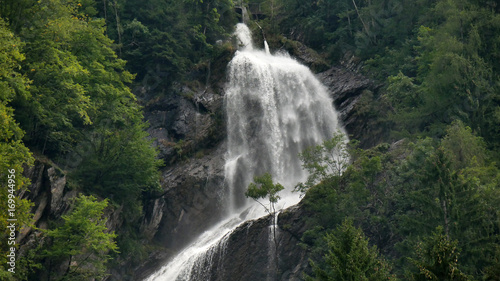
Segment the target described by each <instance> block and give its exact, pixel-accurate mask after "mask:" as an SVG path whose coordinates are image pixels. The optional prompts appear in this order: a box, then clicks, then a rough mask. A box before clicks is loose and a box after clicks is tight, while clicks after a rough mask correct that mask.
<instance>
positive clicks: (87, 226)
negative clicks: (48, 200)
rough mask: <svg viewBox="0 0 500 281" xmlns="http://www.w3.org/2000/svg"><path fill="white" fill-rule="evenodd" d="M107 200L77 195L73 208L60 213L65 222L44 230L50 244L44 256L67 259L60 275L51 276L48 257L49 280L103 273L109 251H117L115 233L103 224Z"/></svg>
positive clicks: (78, 277) (91, 276)
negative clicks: (63, 270) (66, 212)
mask: <svg viewBox="0 0 500 281" xmlns="http://www.w3.org/2000/svg"><path fill="white" fill-rule="evenodd" d="M107 205H108V201H107V200H103V201H100V202H98V201H97V200H96V198H95V197H93V196H84V195H80V196H79V197H78V198H77V199H76V200H75V205H74V209H73V211H71V212H70V213H69V214H68V215H64V216H62V219H63V220H64V224H63V225H61V226H59V227H57V228H55V229H53V230H48V231H47V236H48V237H49V238H50V239H51V241H52V242H51V244H50V245H49V246H48V248H47V249H46V251H45V256H46V257H48V258H50V259H54V260H59V261H66V262H67V267H66V271H65V272H64V274H63V275H62V276H51V273H52V268H51V265H52V262H53V261H52V260H51V261H49V263H50V265H49V278H50V280H88V279H89V278H102V277H104V276H105V271H106V263H107V261H108V260H109V259H110V256H109V253H110V252H117V251H118V247H117V246H116V243H115V242H114V238H115V237H116V235H115V234H114V233H109V232H108V230H107V228H106V218H105V217H104V215H103V211H104V209H105V208H106V206H107Z"/></svg>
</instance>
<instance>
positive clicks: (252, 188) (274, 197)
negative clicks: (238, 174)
mask: <svg viewBox="0 0 500 281" xmlns="http://www.w3.org/2000/svg"><path fill="white" fill-rule="evenodd" d="M253 181H254V182H252V183H250V184H249V185H248V189H247V191H246V192H245V196H246V197H250V198H252V199H254V200H255V201H257V202H259V201H258V200H259V199H264V198H266V197H267V198H268V200H269V207H267V206H266V205H264V204H262V203H260V202H259V203H260V204H261V205H262V206H263V207H264V208H265V209H266V212H268V213H269V214H275V213H276V210H275V204H276V203H277V202H278V200H279V199H280V196H279V192H280V191H282V190H283V189H285V188H284V187H283V186H282V185H281V184H279V183H276V184H275V183H273V178H272V176H271V174H269V173H265V174H263V175H261V176H255V177H254V178H253Z"/></svg>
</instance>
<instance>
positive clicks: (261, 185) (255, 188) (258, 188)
mask: <svg viewBox="0 0 500 281" xmlns="http://www.w3.org/2000/svg"><path fill="white" fill-rule="evenodd" d="M253 180H254V182H252V183H250V184H249V185H248V189H247V191H246V192H245V196H246V197H250V198H252V199H253V200H255V201H256V202H258V203H259V204H260V205H261V206H262V207H264V209H265V210H266V212H267V213H268V214H269V215H271V216H272V225H273V228H272V229H273V241H274V255H275V257H274V261H275V264H274V266H275V268H276V270H277V269H278V267H279V256H278V237H277V235H276V220H277V216H276V208H275V206H276V203H278V200H279V199H280V196H279V195H278V193H279V192H280V191H282V190H283V189H285V188H284V187H283V186H282V185H281V184H279V183H276V184H275V183H273V178H272V176H271V174H269V173H265V174H263V175H261V176H255V177H254V179H253ZM266 197H267V198H268V200H269V207H267V206H266V205H265V204H263V203H261V202H260V201H259V199H263V198H266Z"/></svg>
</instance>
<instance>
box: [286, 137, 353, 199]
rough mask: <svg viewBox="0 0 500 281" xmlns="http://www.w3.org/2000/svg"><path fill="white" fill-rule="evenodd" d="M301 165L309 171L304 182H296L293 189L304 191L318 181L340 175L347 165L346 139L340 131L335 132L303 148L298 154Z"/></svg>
mask: <svg viewBox="0 0 500 281" xmlns="http://www.w3.org/2000/svg"><path fill="white" fill-rule="evenodd" d="M299 158H300V160H301V161H302V167H303V168H304V169H305V170H306V171H307V172H308V173H309V176H308V177H307V181H306V182H305V183H298V184H297V185H296V186H295V189H296V190H298V191H300V192H306V191H307V190H308V189H309V188H311V187H313V186H314V185H316V184H318V183H319V182H322V181H326V180H329V179H331V178H333V177H340V176H341V175H342V172H344V170H345V169H346V168H347V166H348V165H349V153H348V151H347V139H346V137H345V134H343V133H342V132H340V131H339V132H336V133H335V134H334V136H333V138H332V139H330V140H326V141H324V142H323V143H322V144H321V145H316V146H312V147H308V148H306V149H304V151H302V152H301V153H300V154H299Z"/></svg>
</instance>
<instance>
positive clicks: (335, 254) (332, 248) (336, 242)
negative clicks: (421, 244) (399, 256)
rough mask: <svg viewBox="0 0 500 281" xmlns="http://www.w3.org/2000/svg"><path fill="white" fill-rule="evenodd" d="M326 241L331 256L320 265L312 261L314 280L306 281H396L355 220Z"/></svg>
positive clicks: (328, 255) (345, 222)
mask: <svg viewBox="0 0 500 281" xmlns="http://www.w3.org/2000/svg"><path fill="white" fill-rule="evenodd" d="M324 239H325V241H326V244H327V253H326V254H325V256H324V258H323V261H321V262H320V263H316V262H313V261H311V266H312V268H313V272H314V277H311V276H306V277H305V279H306V280H308V281H315V280H317V281H320V280H325V281H326V280H328V281H329V280H350V281H352V280H374V281H375V280H391V279H392V280H395V278H394V276H393V275H391V274H390V271H391V268H390V266H389V265H388V264H387V262H386V261H385V260H384V259H383V258H381V257H379V253H378V250H377V248H376V247H375V246H372V247H370V246H369V245H368V239H367V238H365V235H364V233H363V231H362V230H361V229H360V228H356V227H354V226H353V223H352V221H351V220H348V219H346V220H344V222H343V223H342V225H339V226H338V227H337V228H336V229H335V231H333V232H331V233H328V234H326V235H325V237H324Z"/></svg>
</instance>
